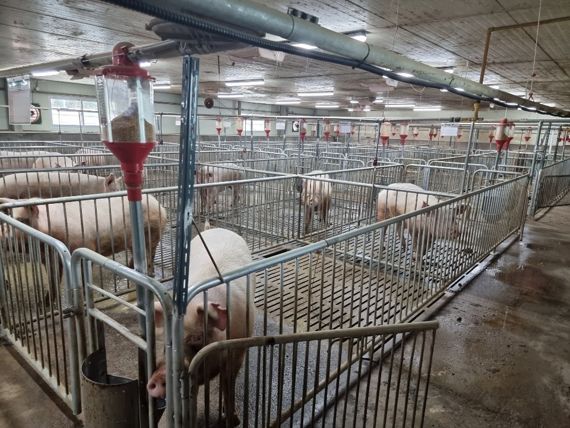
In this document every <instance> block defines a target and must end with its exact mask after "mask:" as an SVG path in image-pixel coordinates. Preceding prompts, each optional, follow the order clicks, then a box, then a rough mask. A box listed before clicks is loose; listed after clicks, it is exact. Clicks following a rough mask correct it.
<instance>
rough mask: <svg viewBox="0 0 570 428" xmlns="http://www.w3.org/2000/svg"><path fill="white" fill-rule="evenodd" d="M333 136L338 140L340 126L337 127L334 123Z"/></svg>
mask: <svg viewBox="0 0 570 428" xmlns="http://www.w3.org/2000/svg"><path fill="white" fill-rule="evenodd" d="M334 134H335V135H336V138H337V139H338V137H339V136H340V126H339V125H338V123H335V125H334Z"/></svg>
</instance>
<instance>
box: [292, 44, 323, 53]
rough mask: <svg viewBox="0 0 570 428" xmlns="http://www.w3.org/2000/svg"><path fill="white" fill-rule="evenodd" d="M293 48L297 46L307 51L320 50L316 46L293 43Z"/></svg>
mask: <svg viewBox="0 0 570 428" xmlns="http://www.w3.org/2000/svg"><path fill="white" fill-rule="evenodd" d="M291 46H295V47H296V48H301V49H307V50H309V51H312V50H313V49H318V48H317V47H316V46H313V45H308V44H307V43H291Z"/></svg>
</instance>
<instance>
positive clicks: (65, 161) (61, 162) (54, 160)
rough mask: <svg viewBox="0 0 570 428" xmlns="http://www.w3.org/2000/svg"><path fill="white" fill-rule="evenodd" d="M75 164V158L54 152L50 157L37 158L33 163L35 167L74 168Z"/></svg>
mask: <svg viewBox="0 0 570 428" xmlns="http://www.w3.org/2000/svg"><path fill="white" fill-rule="evenodd" d="M74 166H75V162H73V159H71V158H68V157H66V156H63V155H60V154H59V153H52V154H51V156H49V157H41V158H37V159H36V160H35V161H34V163H33V164H32V168H34V169H48V168H72V167H74Z"/></svg>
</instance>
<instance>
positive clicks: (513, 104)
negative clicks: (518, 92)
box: [505, 102, 519, 106]
mask: <svg viewBox="0 0 570 428" xmlns="http://www.w3.org/2000/svg"><path fill="white" fill-rule="evenodd" d="M505 104H506V105H508V106H518V105H519V103H509V102H506V103H505Z"/></svg>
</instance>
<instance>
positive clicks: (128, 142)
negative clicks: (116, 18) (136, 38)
mask: <svg viewBox="0 0 570 428" xmlns="http://www.w3.org/2000/svg"><path fill="white" fill-rule="evenodd" d="M132 46H133V45H132V44H130V43H118V44H117V45H115V47H113V64H112V65H108V66H104V67H101V68H100V69H98V70H97V71H96V73H95V74H96V91H97V100H98V109H99V118H100V125H101V140H102V141H103V144H105V146H107V148H108V149H109V150H110V151H111V152H112V153H113V154H114V155H115V156H116V157H117V159H119V161H120V162H121V169H122V171H123V181H124V183H125V187H126V188H127V195H128V198H129V201H140V200H142V194H141V190H142V184H143V164H144V162H145V160H146V158H147V156H148V154H149V153H150V151H151V150H152V149H153V148H154V145H155V134H154V132H155V130H154V125H153V124H154V100H153V90H152V77H151V76H150V75H149V74H148V72H147V71H146V70H144V69H142V68H140V67H139V65H138V64H136V63H133V62H132V61H131V60H130V59H129V57H128V50H129V48H130V47H132Z"/></svg>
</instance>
